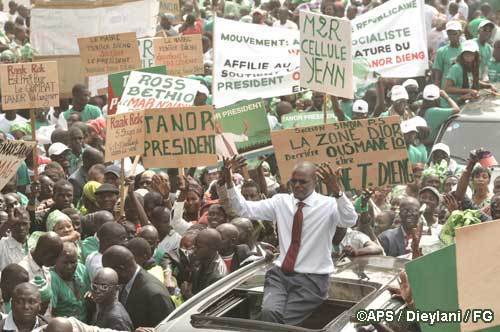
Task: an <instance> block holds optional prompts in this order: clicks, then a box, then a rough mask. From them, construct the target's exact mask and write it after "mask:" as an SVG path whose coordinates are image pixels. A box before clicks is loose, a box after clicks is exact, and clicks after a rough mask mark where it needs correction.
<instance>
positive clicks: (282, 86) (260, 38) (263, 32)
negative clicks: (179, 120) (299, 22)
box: [213, 18, 303, 108]
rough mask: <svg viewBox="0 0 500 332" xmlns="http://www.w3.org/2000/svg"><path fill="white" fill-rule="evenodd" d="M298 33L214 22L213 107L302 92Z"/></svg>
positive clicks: (251, 25)
mask: <svg viewBox="0 0 500 332" xmlns="http://www.w3.org/2000/svg"><path fill="white" fill-rule="evenodd" d="M299 46H300V41H299V32H298V31H297V30H294V29H284V28H272V27H268V26H266V25H259V24H251V23H243V22H237V21H233V20H225V19H222V18H215V23H214V47H213V49H214V77H213V103H214V105H215V107H217V108H219V107H224V106H227V105H231V104H234V103H236V102H238V101H240V100H245V99H252V98H269V97H276V96H283V95H289V94H293V93H297V92H300V91H302V90H303V89H302V88H301V87H300V55H299Z"/></svg>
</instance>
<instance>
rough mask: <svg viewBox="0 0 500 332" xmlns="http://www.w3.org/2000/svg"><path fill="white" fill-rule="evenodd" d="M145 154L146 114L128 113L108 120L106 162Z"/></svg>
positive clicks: (140, 112)
mask: <svg viewBox="0 0 500 332" xmlns="http://www.w3.org/2000/svg"><path fill="white" fill-rule="evenodd" d="M143 153H144V112H143V111H136V112H128V113H124V114H116V115H110V116H108V117H107V118H106V147H105V153H104V157H105V159H104V161H105V162H108V161H115V160H120V159H122V158H126V157H131V156H137V155H142V154H143Z"/></svg>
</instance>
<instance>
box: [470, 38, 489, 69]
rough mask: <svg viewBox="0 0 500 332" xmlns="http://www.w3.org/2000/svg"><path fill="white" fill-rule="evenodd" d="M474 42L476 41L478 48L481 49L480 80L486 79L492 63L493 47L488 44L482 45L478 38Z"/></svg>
mask: <svg viewBox="0 0 500 332" xmlns="http://www.w3.org/2000/svg"><path fill="white" fill-rule="evenodd" d="M474 40H475V41H476V43H477V46H478V47H479V57H480V63H479V79H482V78H483V77H484V74H486V67H487V66H488V62H489V61H490V59H491V56H492V55H493V46H491V45H490V44H488V43H485V44H484V45H481V43H480V42H479V40H478V38H474Z"/></svg>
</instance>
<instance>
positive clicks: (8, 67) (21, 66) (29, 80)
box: [0, 61, 59, 111]
mask: <svg viewBox="0 0 500 332" xmlns="http://www.w3.org/2000/svg"><path fill="white" fill-rule="evenodd" d="M0 81H1V91H2V108H3V110H4V111H5V110H15V109H23V108H39V107H49V106H59V77H58V75H57V63H56V62H55V61H50V62H30V63H13V64H5V65H0Z"/></svg>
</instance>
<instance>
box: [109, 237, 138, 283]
mask: <svg viewBox="0 0 500 332" xmlns="http://www.w3.org/2000/svg"><path fill="white" fill-rule="evenodd" d="M102 266H103V267H109V268H112V269H113V270H115V271H116V273H117V274H118V280H119V282H120V284H122V285H123V284H126V283H127V282H129V280H130V279H132V277H133V276H134V273H135V270H136V268H137V263H136V262H135V258H134V255H133V254H132V252H131V251H130V250H128V249H127V248H125V247H124V246H120V245H114V246H111V247H109V248H108V249H107V250H106V251H105V252H104V254H103V255H102Z"/></svg>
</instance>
